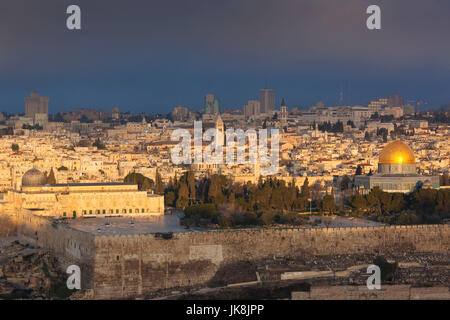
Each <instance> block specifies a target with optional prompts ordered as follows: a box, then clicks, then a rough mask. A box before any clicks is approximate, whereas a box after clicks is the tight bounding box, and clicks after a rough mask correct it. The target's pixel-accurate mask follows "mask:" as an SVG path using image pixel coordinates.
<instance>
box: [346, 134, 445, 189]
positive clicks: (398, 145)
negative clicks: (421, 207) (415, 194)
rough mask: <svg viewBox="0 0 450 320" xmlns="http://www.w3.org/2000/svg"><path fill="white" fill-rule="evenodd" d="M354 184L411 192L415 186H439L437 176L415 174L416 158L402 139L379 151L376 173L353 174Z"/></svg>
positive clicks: (362, 187) (366, 187)
mask: <svg viewBox="0 0 450 320" xmlns="http://www.w3.org/2000/svg"><path fill="white" fill-rule="evenodd" d="M355 186H356V187H357V188H359V189H366V190H370V189H372V188H374V187H379V188H381V189H382V190H383V191H386V192H403V193H407V192H411V191H413V190H414V189H415V188H416V187H417V186H421V187H423V188H439V177H438V176H422V175H419V174H417V168H416V159H415V157H414V153H413V151H412V150H411V148H410V147H409V146H408V145H407V144H405V143H404V142H402V141H399V140H396V141H392V142H390V143H388V144H387V145H386V146H385V147H384V148H383V150H382V151H381V153H380V156H379V161H378V173H377V174H375V175H372V176H355Z"/></svg>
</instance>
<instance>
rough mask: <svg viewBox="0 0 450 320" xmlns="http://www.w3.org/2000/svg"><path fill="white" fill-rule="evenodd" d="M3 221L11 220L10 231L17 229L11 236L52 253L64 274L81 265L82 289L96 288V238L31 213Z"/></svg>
mask: <svg viewBox="0 0 450 320" xmlns="http://www.w3.org/2000/svg"><path fill="white" fill-rule="evenodd" d="M0 217H1V218H2V220H3V221H6V219H7V220H8V223H9V224H10V227H9V230H13V228H14V231H15V232H14V234H10V235H15V236H19V237H23V238H25V239H26V240H28V241H29V242H30V243H32V244H35V245H37V246H39V247H41V248H45V249H49V250H51V251H52V252H53V253H54V254H55V255H56V256H57V257H58V259H59V261H60V262H61V267H62V269H63V270H66V268H67V266H69V265H71V264H76V265H78V266H79V267H80V269H81V275H82V277H81V285H82V287H83V288H92V287H93V283H92V279H93V273H92V272H93V261H94V235H92V234H90V233H87V232H82V231H79V230H75V229H73V228H70V227H69V226H67V225H66V224H64V223H62V222H60V221H56V220H54V219H53V218H51V217H43V216H37V215H34V214H32V212H31V211H28V210H21V211H18V212H16V213H11V214H5V213H2V214H0ZM2 229H4V230H7V229H8V227H3V228H2Z"/></svg>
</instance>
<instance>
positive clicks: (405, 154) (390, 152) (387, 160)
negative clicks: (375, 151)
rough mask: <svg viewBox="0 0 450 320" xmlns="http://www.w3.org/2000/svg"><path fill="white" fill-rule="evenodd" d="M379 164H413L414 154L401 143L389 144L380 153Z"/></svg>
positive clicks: (414, 161)
mask: <svg viewBox="0 0 450 320" xmlns="http://www.w3.org/2000/svg"><path fill="white" fill-rule="evenodd" d="M379 163H380V164H415V163H416V160H415V158H414V153H413V151H412V150H411V148H410V147H409V146H408V145H407V144H405V143H403V142H401V141H398V140H397V141H393V142H391V143H389V144H388V145H387V146H385V147H384V149H383V150H382V151H381V153H380V159H379Z"/></svg>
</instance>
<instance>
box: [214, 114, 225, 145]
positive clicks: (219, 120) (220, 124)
mask: <svg viewBox="0 0 450 320" xmlns="http://www.w3.org/2000/svg"><path fill="white" fill-rule="evenodd" d="M216 130H217V131H219V132H220V137H218V136H217V137H216V145H217V146H218V145H220V144H221V145H222V146H223V144H224V141H225V126H224V124H223V121H222V117H221V116H220V114H218V115H217V118H216Z"/></svg>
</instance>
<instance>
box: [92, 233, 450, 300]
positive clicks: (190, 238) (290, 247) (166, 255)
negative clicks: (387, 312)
mask: <svg viewBox="0 0 450 320" xmlns="http://www.w3.org/2000/svg"><path fill="white" fill-rule="evenodd" d="M449 248H450V226H448V225H428V226H422V225H421V226H397V227H394V226H391V227H371V228H336V229H254V230H228V231H217V232H204V233H180V234H174V236H173V238H172V239H164V238H163V237H158V236H155V235H135V236H96V237H95V261H94V265H95V267H94V292H95V297H96V298H106V297H115V298H120V297H127V296H133V295H136V294H142V293H145V292H150V291H155V290H158V289H164V288H172V287H182V286H192V285H203V284H206V283H207V282H208V281H210V280H211V279H212V278H213V277H214V275H215V274H216V273H217V272H218V271H219V269H220V268H222V267H224V266H226V265H228V264H232V263H236V262H239V261H252V260H258V259H263V258H267V257H308V256H312V255H330V254H358V253H371V254H374V253H390V252H395V253H403V252H405V253H407V252H408V253H409V252H441V253H442V252H448V251H449Z"/></svg>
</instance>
